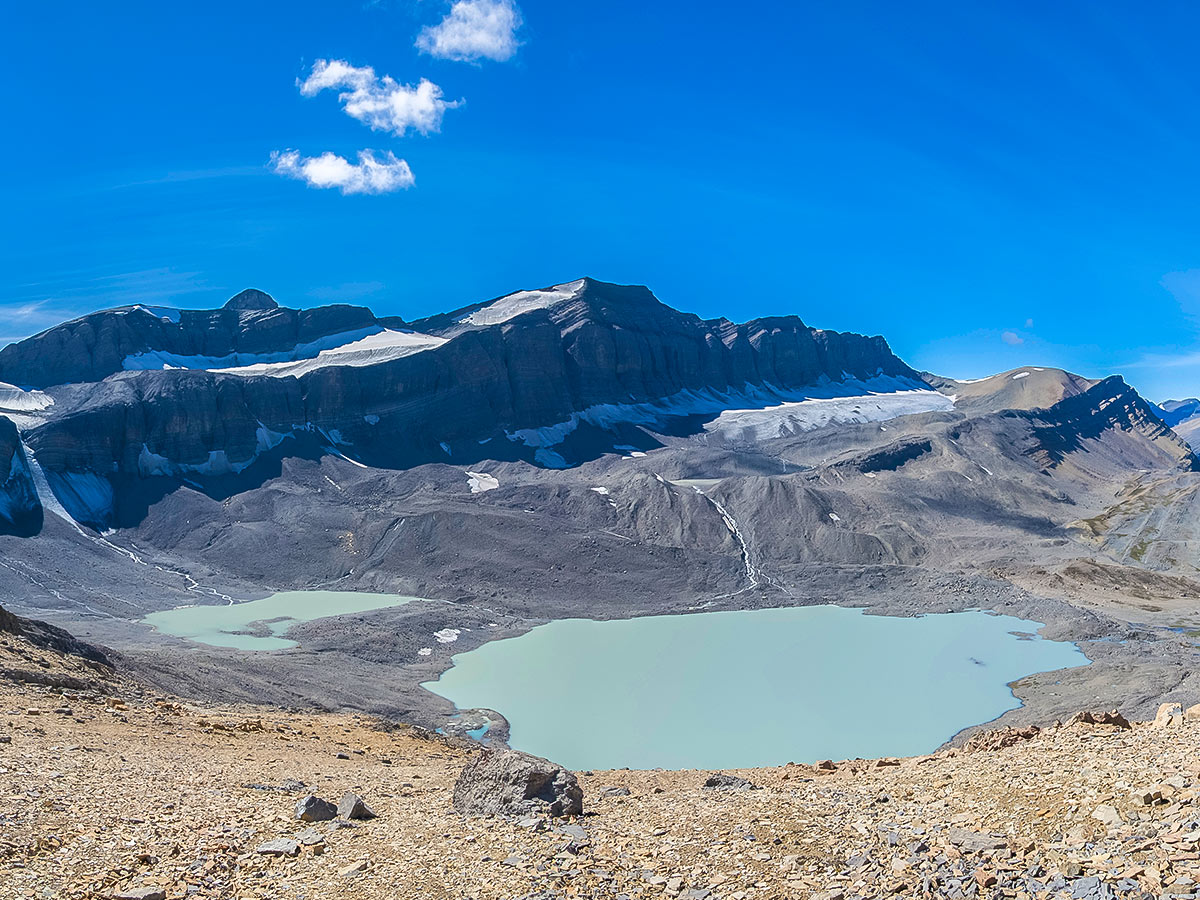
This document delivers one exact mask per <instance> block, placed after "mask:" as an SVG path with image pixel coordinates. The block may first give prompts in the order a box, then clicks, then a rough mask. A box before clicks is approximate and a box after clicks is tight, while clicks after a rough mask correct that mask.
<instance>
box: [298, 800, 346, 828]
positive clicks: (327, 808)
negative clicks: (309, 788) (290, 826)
mask: <svg viewBox="0 0 1200 900" xmlns="http://www.w3.org/2000/svg"><path fill="white" fill-rule="evenodd" d="M337 814H338V808H337V807H336V806H334V805H333V804H332V803H330V802H329V801H328V800H322V799H321V798H320V797H316V796H313V795H312V794H309V795H308V796H307V797H305V798H304V799H303V800H300V801H299V802H297V803H296V818H298V819H299V820H300V821H302V822H327V821H329V820H330V819H336V818H337Z"/></svg>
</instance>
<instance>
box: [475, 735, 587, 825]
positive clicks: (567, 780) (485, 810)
mask: <svg viewBox="0 0 1200 900" xmlns="http://www.w3.org/2000/svg"><path fill="white" fill-rule="evenodd" d="M454 808H455V810H457V811H458V812H460V813H462V814H463V815H467V816H487V815H498V816H526V815H529V814H531V813H533V814H537V813H543V814H546V815H551V816H577V815H579V814H580V813H582V812H583V788H581V787H580V786H579V781H578V780H577V779H576V778H575V775H574V774H573V773H571V772H569V771H567V770H566V769H564V768H563V767H562V766H560V765H558V764H557V763H552V762H550V761H549V760H547V759H542V758H541V757H540V756H533V755H532V754H529V753H522V752H521V751H519V750H487V751H485V752H484V753H482V754H480V755H479V756H477V757H476V758H475V759H473V760H472V761H471V762H470V763H468V764H467V766H466V768H464V769H463V771H462V774H461V775H459V776H458V781H457V782H456V783H455V785H454Z"/></svg>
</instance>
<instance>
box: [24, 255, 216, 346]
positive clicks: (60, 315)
mask: <svg viewBox="0 0 1200 900" xmlns="http://www.w3.org/2000/svg"><path fill="white" fill-rule="evenodd" d="M197 293H203V294H208V295H210V296H211V295H214V289H213V288H212V287H211V286H210V285H208V284H207V283H206V282H205V281H204V279H203V278H202V277H201V276H200V273H198V272H178V271H176V270H174V269H172V268H157V269H141V270H137V271H131V272H113V273H104V272H97V271H96V270H76V271H68V272H61V273H59V277H58V278H57V279H50V280H45V281H38V282H30V283H28V284H21V285H13V286H12V287H10V288H8V289H7V290H3V291H0V346H3V345H5V344H8V343H11V342H12V341H19V340H22V339H24V338H27V337H29V336H30V335H32V334H37V333H38V332H40V331H45V330H46V329H47V328H52V327H54V326H55V325H58V324H59V323H61V322H66V321H69V320H70V319H75V318H78V317H79V316H82V315H86V314H87V313H89V312H93V311H94V310H97V309H111V308H113V307H115V306H129V305H132V304H135V303H145V304H148V305H154V306H157V305H171V306H177V305H181V301H183V300H184V299H185V297H187V296H188V295H192V294H197ZM216 296H220V294H219V293H217V294H216ZM216 296H212V297H211V298H212V299H216Z"/></svg>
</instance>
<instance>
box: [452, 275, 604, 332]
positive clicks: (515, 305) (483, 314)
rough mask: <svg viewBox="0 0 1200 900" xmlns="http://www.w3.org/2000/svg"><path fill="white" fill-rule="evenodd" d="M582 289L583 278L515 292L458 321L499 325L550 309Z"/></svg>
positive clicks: (479, 324)
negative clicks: (537, 289)
mask: <svg viewBox="0 0 1200 900" xmlns="http://www.w3.org/2000/svg"><path fill="white" fill-rule="evenodd" d="M582 289H583V279H582V278H581V279H579V280H578V281H572V282H571V283H569V284H556V285H555V286H554V287H552V288H549V289H548V290H544V291H517V292H516V293H515V294H509V295H508V296H507V297H501V298H500V299H499V300H493V301H492V302H491V303H489V304H488V305H487V306H484V307H482V308H480V309H477V310H475V311H474V312H472V313H469V314H467V315H465V316H463V317H461V318H460V319H458V321H459V322H460V323H461V324H463V325H478V326H487V325H499V324H501V323H503V322H507V321H508V320H509V319H515V318H516V317H517V316H520V315H524V314H525V313H527V312H533V311H534V310H537V309H549V308H550V307H551V306H556V305H557V304H559V303H562V302H564V301H566V300H574V299H575V298H576V297H577V296H579V292H580V291H581V290H582Z"/></svg>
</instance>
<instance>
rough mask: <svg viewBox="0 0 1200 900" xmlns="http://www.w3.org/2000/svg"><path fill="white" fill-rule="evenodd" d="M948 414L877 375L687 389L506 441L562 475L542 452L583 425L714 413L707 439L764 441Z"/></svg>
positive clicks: (922, 393) (594, 410)
mask: <svg viewBox="0 0 1200 900" xmlns="http://www.w3.org/2000/svg"><path fill="white" fill-rule="evenodd" d="M953 408H954V402H953V400H951V398H949V397H947V396H946V395H945V394H941V393H939V392H937V391H934V390H931V389H930V388H929V386H928V385H926V384H925V383H924V382H921V381H916V380H913V379H907V378H893V377H891V376H887V375H877V376H875V377H873V378H868V379H865V380H859V379H854V378H848V379H846V380H844V381H841V382H831V381H826V382H825V383H822V384H818V385H813V386H811V387H808V388H804V389H802V390H795V391H789V390H784V389H782V388H777V387H775V386H773V385H750V384H747V385H744V386H743V387H742V389H741V390H739V391H728V392H722V391H717V390H714V389H706V390H691V389H686V390H683V391H680V392H678V393H676V394H672V395H671V396H669V397H664V398H663V399H661V400H655V401H648V402H645V403H602V404H598V405H596V406H591V407H588V408H587V409H585V410H582V411H580V412H577V413H574V414H573V415H572V416H571V417H570V418H569V419H567V420H566V421H563V422H557V423H555V424H553V425H547V426H543V427H541V428H522V429H518V430H516V431H510V432H506V434H507V437H508V439H509V440H511V441H519V442H521V443H522V444H524V445H525V446H527V447H533V448H536V450H537V452H536V453H535V454H534V459H535V460H536V461H537V462H539V463H541V464H542V465H545V466H547V467H548V468H564V467H566V465H567V464H566V462H565V460H563V457H562V456H561V454H558V453H553V452H552V451H550V450H549V449H548V448H550V447H554V446H556V445H558V444H561V443H562V442H563V441H564V440H566V438H567V436H568V435H570V434H571V433H572V432H574V431H575V429H577V428H578V427H579V426H580V425H581V424H584V423H586V424H590V425H594V426H596V427H598V428H603V429H612V428H614V427H615V426H618V425H626V424H633V425H645V426H649V427H652V428H653V427H655V426H658V425H661V424H662V423H663V422H664V421H665V420H667V419H670V418H672V417H678V416H692V415H712V414H714V413H715V414H716V417H715V418H714V420H713V421H711V422H709V423H708V424H707V425H705V426H704V430H705V431H706V432H709V433H724V434H726V435H728V436H730V437H735V438H741V439H747V440H750V439H753V440H764V439H767V438H772V437H786V436H789V435H793V434H798V433H800V432H803V431H811V430H813V429H816V428H821V427H823V426H826V425H842V424H855V423H865V422H880V421H885V420H887V419H894V418H896V417H898V416H906V415H913V414H915V413H923V412H935V411H944V410H949V409H953ZM613 449H614V450H625V449H628V450H629V455H630V456H633V457H637V456H645V455H646V454H645V453H643V452H642V451H640V450H634V449H633V448H632V447H629V446H628V445H620V446H616V447H614V448H613Z"/></svg>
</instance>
